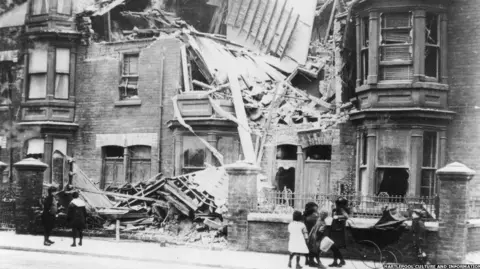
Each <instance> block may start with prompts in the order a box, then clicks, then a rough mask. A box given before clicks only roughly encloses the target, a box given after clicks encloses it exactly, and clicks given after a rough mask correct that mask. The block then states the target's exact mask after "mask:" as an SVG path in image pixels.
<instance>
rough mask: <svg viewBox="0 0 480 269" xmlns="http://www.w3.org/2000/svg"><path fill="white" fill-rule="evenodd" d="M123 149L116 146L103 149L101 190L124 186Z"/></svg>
mask: <svg viewBox="0 0 480 269" xmlns="http://www.w3.org/2000/svg"><path fill="white" fill-rule="evenodd" d="M123 155H124V149H123V147H118V146H105V147H103V156H104V157H103V174H102V182H101V187H102V189H108V188H109V187H118V186H121V185H123V184H125V169H124V163H123Z"/></svg>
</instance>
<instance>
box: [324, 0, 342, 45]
mask: <svg viewBox="0 0 480 269" xmlns="http://www.w3.org/2000/svg"><path fill="white" fill-rule="evenodd" d="M337 3H338V0H335V2H333V6H332V13H331V14H330V20H329V21H328V26H327V32H326V33H325V40H324V41H323V43H324V44H327V41H328V35H329V34H330V29H332V22H333V18H334V17H335V11H336V9H337Z"/></svg>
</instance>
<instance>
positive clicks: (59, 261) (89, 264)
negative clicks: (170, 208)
mask: <svg viewBox="0 0 480 269" xmlns="http://www.w3.org/2000/svg"><path fill="white" fill-rule="evenodd" d="M44 268H45V269H47V268H48V269H65V268H69V269H85V268H88V269H96V268H101V269H132V268H142V269H153V268H155V269H158V268H169V269H208V268H212V267H199V266H198V265H179V264H174V263H166V262H160V261H151V262H144V261H140V260H119V259H112V258H100V257H86V256H77V255H70V254H52V253H42V252H27V251H13V250H0V269H44Z"/></svg>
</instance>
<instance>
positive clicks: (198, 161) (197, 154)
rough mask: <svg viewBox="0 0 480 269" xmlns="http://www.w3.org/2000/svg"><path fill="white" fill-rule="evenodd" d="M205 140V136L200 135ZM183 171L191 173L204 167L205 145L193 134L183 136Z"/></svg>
mask: <svg viewBox="0 0 480 269" xmlns="http://www.w3.org/2000/svg"><path fill="white" fill-rule="evenodd" d="M201 138H203V139H205V140H207V137H201ZM182 152H183V154H182V155H183V167H182V169H183V173H184V174H187V173H192V172H195V171H199V170H203V169H205V161H206V157H207V149H206V147H205V146H204V145H203V144H202V143H200V141H199V140H198V138H196V137H194V136H184V137H183V150H182Z"/></svg>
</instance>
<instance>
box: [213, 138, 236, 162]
mask: <svg viewBox="0 0 480 269" xmlns="http://www.w3.org/2000/svg"><path fill="white" fill-rule="evenodd" d="M240 148H241V147H240V141H239V139H238V138H236V137H233V136H217V147H216V149H217V150H218V152H220V154H222V156H223V163H224V164H230V163H235V162H236V161H238V160H240V155H241V152H240V150H241V149H240ZM213 158H214V159H215V161H214V163H215V164H216V166H220V163H219V162H218V160H217V158H215V156H214V157H213Z"/></svg>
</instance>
